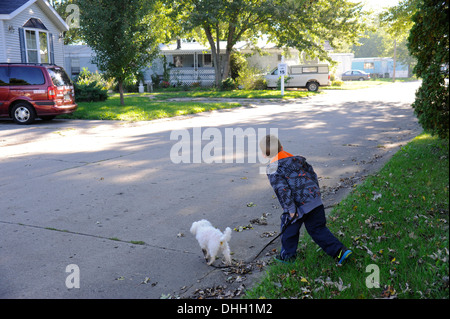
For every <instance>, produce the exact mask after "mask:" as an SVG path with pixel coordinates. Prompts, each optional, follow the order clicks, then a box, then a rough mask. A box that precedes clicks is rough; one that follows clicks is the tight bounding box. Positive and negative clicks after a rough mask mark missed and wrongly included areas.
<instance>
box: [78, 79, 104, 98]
mask: <svg viewBox="0 0 450 319" xmlns="http://www.w3.org/2000/svg"><path fill="white" fill-rule="evenodd" d="M74 87H75V101H77V102H98V101H105V100H106V99H107V98H108V91H107V90H106V88H105V87H101V86H99V84H98V82H91V83H88V84H79V83H74Z"/></svg>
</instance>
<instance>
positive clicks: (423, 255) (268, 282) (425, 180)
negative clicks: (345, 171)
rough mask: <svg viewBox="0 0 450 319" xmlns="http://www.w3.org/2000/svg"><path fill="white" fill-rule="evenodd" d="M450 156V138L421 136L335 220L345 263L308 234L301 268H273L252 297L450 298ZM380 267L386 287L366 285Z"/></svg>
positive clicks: (348, 200)
mask: <svg viewBox="0 0 450 319" xmlns="http://www.w3.org/2000/svg"><path fill="white" fill-rule="evenodd" d="M448 156H449V144H448V140H447V141H442V140H439V139H437V138H435V137H431V136H430V135H428V134H422V135H420V136H418V137H416V138H415V139H414V140H413V141H412V142H410V143H409V144H408V145H406V146H404V147H403V148H402V149H401V150H400V151H399V152H398V153H397V154H395V155H394V156H393V157H392V159H391V160H390V161H389V162H388V163H387V164H386V165H385V167H384V168H383V169H382V170H381V171H380V172H379V173H378V174H376V175H373V176H371V177H368V178H367V179H366V181H364V183H362V184H361V185H358V186H355V187H354V189H353V191H352V193H351V194H350V195H349V196H348V197H347V198H346V199H344V200H343V201H342V202H341V203H340V204H339V205H338V206H337V207H335V209H334V210H333V211H332V212H331V214H330V216H329V217H328V227H329V228H330V230H331V231H332V232H333V233H334V234H335V235H337V236H338V238H339V239H340V240H341V241H342V242H343V243H344V244H345V245H347V246H348V247H350V248H351V249H352V250H353V252H354V254H353V257H351V258H350V259H349V260H348V262H347V263H346V264H344V265H343V266H337V265H336V263H335V261H334V260H333V259H332V258H330V257H329V256H327V255H326V254H325V253H324V252H323V251H322V250H321V249H320V248H319V247H318V246H317V245H316V244H315V243H314V242H313V241H312V240H311V238H310V237H309V235H307V234H305V235H304V236H303V237H301V239H300V243H299V251H298V258H297V260H296V261H295V263H294V264H292V265H280V264H272V265H271V266H270V267H269V269H268V271H267V274H266V275H265V277H264V278H263V279H262V281H261V282H260V283H258V284H257V285H255V286H254V287H253V288H252V289H251V290H249V291H247V294H246V298H370V299H372V298H386V297H388V298H389V297H395V298H449V287H448V276H449V263H448V260H449V251H448V249H449V240H448V237H449V224H448V222H449V190H448V188H449V159H448ZM380 195H381V197H380ZM371 265H372V266H371ZM373 265H375V266H376V267H378V268H379V283H380V284H379V286H380V287H379V288H376V287H373V288H368V287H367V286H366V279H367V277H368V276H373V275H375V273H374V271H373V269H372V268H370V267H373ZM368 267H369V268H368Z"/></svg>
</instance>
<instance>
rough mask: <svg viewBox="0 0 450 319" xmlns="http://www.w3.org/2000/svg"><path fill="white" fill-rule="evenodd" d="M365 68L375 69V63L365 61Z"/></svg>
mask: <svg viewBox="0 0 450 319" xmlns="http://www.w3.org/2000/svg"><path fill="white" fill-rule="evenodd" d="M364 69H375V64H374V63H373V62H364Z"/></svg>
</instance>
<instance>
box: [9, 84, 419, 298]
mask: <svg viewBox="0 0 450 319" xmlns="http://www.w3.org/2000/svg"><path fill="white" fill-rule="evenodd" d="M418 86H419V83H418V82H413V83H395V84H388V85H383V86H380V87H376V88H371V89H362V90H352V91H328V92H326V93H325V94H321V95H317V96H315V97H312V98H309V99H299V100H295V101H287V102H282V103H278V104H277V103H276V102H264V103H254V104H250V105H248V106H246V107H242V108H237V109H232V110H222V111H217V112H211V113H203V114H199V115H194V116H186V117H182V118H177V119H170V120H158V121H152V122H135V123H129V122H110V121H78V120H58V119H55V120H54V121H52V122H39V121H38V122H36V123H35V124H34V125H31V126H18V125H15V124H13V122H12V121H10V120H0V298H160V297H161V296H167V295H169V294H170V295H171V296H181V297H189V296H195V295H194V292H195V291H196V289H206V288H208V287H214V286H215V287H217V286H218V285H220V286H221V287H225V288H223V291H224V292H225V291H228V292H229V293H236V291H237V290H236V289H240V288H239V287H241V288H242V287H244V286H245V287H249V286H251V284H252V283H253V282H254V280H255V278H256V275H249V274H236V273H226V272H224V271H222V270H220V269H215V268H212V267H208V266H207V265H206V263H205V262H204V259H203V255H202V252H201V250H200V248H199V246H198V244H197V242H196V240H195V238H194V237H193V236H192V235H191V234H190V232H189V228H190V226H191V224H192V222H193V221H196V220H199V219H202V218H206V219H208V220H210V221H211V222H212V223H213V224H214V225H215V226H217V227H219V228H220V229H221V230H223V229H224V228H225V227H227V226H229V227H231V228H232V229H234V228H239V226H246V225H248V224H249V223H250V220H252V219H255V218H259V217H261V216H262V214H263V213H266V214H267V225H256V224H255V223H253V229H244V230H243V231H242V232H236V231H233V233H232V238H231V241H230V247H231V251H232V252H233V256H232V257H233V259H234V260H236V261H239V260H244V261H245V260H248V259H249V258H250V257H251V256H254V255H255V254H256V253H257V252H258V251H259V250H260V249H261V248H262V247H263V246H264V244H265V243H267V242H268V241H269V240H270V238H267V237H261V235H262V234H263V233H265V232H273V231H278V230H279V215H280V214H281V213H282V211H281V209H280V208H279V207H278V206H279V205H278V203H277V201H276V199H274V198H273V197H272V195H273V194H274V193H273V191H272V189H271V187H270V185H269V183H268V181H267V177H266V176H265V175H264V174H260V169H261V168H263V167H264V166H265V165H264V164H263V163H261V161H260V160H259V157H258V156H256V162H255V161H253V160H251V159H252V156H249V155H251V154H252V153H251V151H248V150H247V152H246V153H244V154H242V153H241V152H240V149H239V148H238V146H235V147H234V151H236V155H235V156H231V157H230V156H228V157H227V156H226V155H227V154H226V152H225V151H223V148H220V144H221V143H222V146H224V145H225V139H226V136H227V132H229V131H230V130H234V132H238V129H239V128H241V129H242V130H247V131H246V132H247V133H249V134H250V136H253V137H255V135H256V138H260V136H258V133H263V132H267V133H269V132H270V129H277V130H278V135H279V137H280V139H281V141H282V143H283V145H284V148H285V150H287V151H288V152H291V153H294V154H299V155H303V156H305V157H306V158H307V160H308V162H309V163H310V164H311V165H313V167H314V169H315V170H316V173H317V174H318V176H319V177H320V183H321V187H322V193H323V198H324V201H325V203H326V205H327V206H330V205H333V204H334V203H336V202H337V201H339V200H340V199H341V198H342V196H344V195H345V194H346V193H348V191H349V190H350V189H351V185H353V184H355V183H358V182H360V181H361V180H362V179H363V178H364V176H366V175H367V174H370V173H373V172H376V171H377V170H378V169H379V168H380V167H381V166H382V165H383V163H385V161H386V160H387V159H388V158H389V157H390V156H391V155H392V154H394V153H395V152H396V151H397V150H398V149H399V147H401V146H402V145H404V144H406V143H407V142H408V141H410V140H411V139H412V138H414V137H415V136H416V135H417V134H419V133H420V132H421V129H420V127H419V125H418V123H417V119H416V118H415V116H414V114H413V110H412V109H411V107H410V105H411V103H412V102H413V100H414V92H415V90H416V89H417V88H418ZM216 128H217V129H216ZM258 129H259V130H258ZM177 130H182V132H183V134H185V135H184V137H187V139H183V141H185V142H189V143H188V144H184V145H188V146H189V145H190V147H186V148H184V149H183V151H184V152H186V151H187V150H189V151H190V153H189V154H188V155H186V153H179V152H178V151H177V150H178V146H180V145H181V144H177V143H179V142H180V141H181V135H180V136H178V135H173V134H174V132H177ZM199 132H200V133H201V134H202V135H203V137H204V141H200V142H199V141H198V138H197V135H196V134H198V133H199ZM252 132H253V133H254V134H253V135H252V134H251V133H252ZM171 133H172V139H171ZM210 133H211V134H215V135H213V137H211V141H215V142H214V143H216V142H217V144H213V143H212V142H211V141H210V140H208V139H209V138H210V136H209V135H208V134H210ZM177 136H178V138H177ZM253 137H251V138H250V140H252V138H253ZM246 141H247V140H246ZM250 144H251V143H250ZM212 146H214V147H212ZM252 146H254V147H256V145H253V144H252V145H250V146H246V147H250V148H251V147H252ZM211 148H212V149H213V151H216V152H217V153H216V155H218V156H217V157H216V158H215V159H216V161H218V162H219V163H216V162H214V163H205V162H206V161H207V160H208V159H211V157H210V156H209V154H210V152H209V151H210V150H211ZM199 152H200V153H199ZM202 152H203V153H202ZM171 154H172V156H171ZM180 154H181V155H184V156H185V157H184V159H189V161H190V163H176V161H177V160H176V158H178V157H177V155H180ZM221 155H225V156H224V157H222V156H221ZM245 155H247V156H245ZM198 159H200V160H199V161H200V162H199V163H198V162H196V161H198ZM240 160H242V161H243V163H240V162H239V161H240ZM228 162H231V163H228ZM342 240H343V241H344V243H345V238H344V239H342ZM276 247H278V244H274V245H273V247H272V248H276ZM330 262H331V261H330ZM215 264H217V265H218V264H220V259H219V260H218V261H216V263H215ZM69 265H75V266H69ZM68 266H69V268H67V267H68ZM66 270H67V271H66ZM257 272H258V271H257V270H253V273H254V274H255V273H257ZM78 274H79V277H77V275H78ZM78 283H79V288H77V287H78ZM197 296H198V292H197Z"/></svg>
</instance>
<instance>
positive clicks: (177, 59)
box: [173, 55, 183, 68]
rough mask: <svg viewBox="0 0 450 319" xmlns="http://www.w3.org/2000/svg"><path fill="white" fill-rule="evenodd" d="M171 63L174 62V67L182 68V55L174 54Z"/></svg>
mask: <svg viewBox="0 0 450 319" xmlns="http://www.w3.org/2000/svg"><path fill="white" fill-rule="evenodd" d="M173 64H175V67H176V68H182V67H183V56H182V55H175V56H174V57H173Z"/></svg>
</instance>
